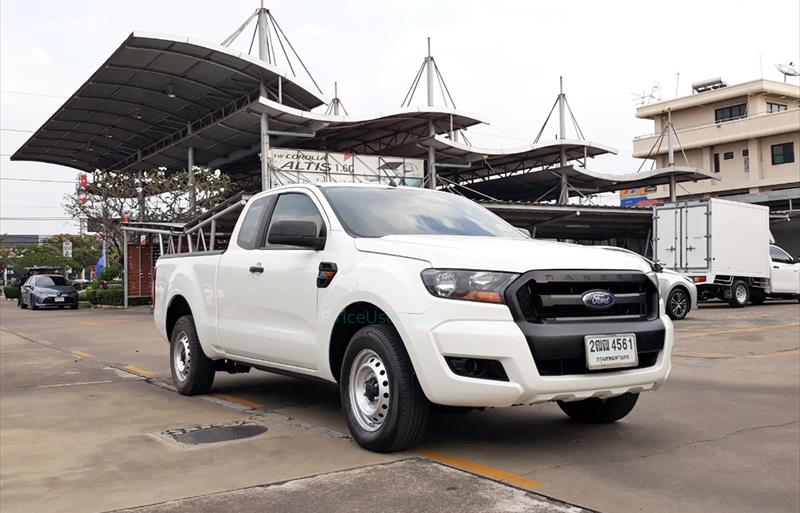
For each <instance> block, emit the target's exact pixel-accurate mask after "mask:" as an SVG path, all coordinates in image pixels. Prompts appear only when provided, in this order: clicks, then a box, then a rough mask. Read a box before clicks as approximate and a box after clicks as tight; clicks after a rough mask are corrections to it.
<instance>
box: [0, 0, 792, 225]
mask: <svg viewBox="0 0 800 513" xmlns="http://www.w3.org/2000/svg"><path fill="white" fill-rule="evenodd" d="M265 6H266V7H268V8H269V9H270V10H271V11H272V13H273V16H274V17H275V18H276V19H277V21H278V23H279V24H280V25H281V27H282V28H283V30H284V31H285V32H286V34H287V36H288V37H289V39H290V41H291V42H292V44H293V45H294V47H295V48H296V50H297V51H298V53H299V54H300V56H301V57H302V58H303V60H304V61H305V63H306V65H307V66H308V68H309V69H310V71H311V73H312V75H313V76H314V78H315V79H316V81H317V82H318V83H319V84H320V86H321V87H322V89H323V91H324V92H325V94H326V95H327V96H328V97H332V96H333V83H334V81H337V82H338V84H339V96H340V98H341V99H342V102H343V103H344V105H345V107H346V109H347V111H348V112H349V113H350V114H351V115H353V114H369V113H373V112H380V111H386V110H389V109H393V108H397V107H399V106H400V104H401V102H402V100H403V97H404V96H405V94H406V91H407V90H408V88H409V86H410V84H411V81H412V79H413V78H414V75H415V74H416V72H417V70H418V69H419V66H420V65H421V63H422V60H423V58H424V56H425V54H426V51H427V48H426V38H427V37H430V38H431V44H432V53H433V55H434V58H435V60H436V62H437V64H438V66H439V69H440V71H441V72H442V74H443V76H444V79H445V81H446V83H447V86H448V88H449V89H450V92H451V93H452V95H453V99H454V100H455V103H456V105H457V107H458V108H459V109H460V110H464V111H466V112H470V113H475V114H478V115H480V116H482V117H486V118H488V119H489V120H490V122H491V123H490V124H489V125H482V126H476V127H474V128H471V129H470V130H469V131H468V134H469V138H470V140H471V142H472V143H473V144H476V145H478V146H490V147H500V148H503V147H518V146H524V145H526V144H529V143H531V142H532V141H533V139H534V138H535V137H536V134H537V133H538V132H539V129H540V128H541V125H542V123H543V122H544V120H545V118H546V117H547V114H548V112H549V110H550V108H551V106H552V104H553V101H554V100H555V98H556V95H557V94H558V82H559V76H563V79H564V89H565V92H566V95H567V99H568V101H569V103H570V105H571V107H572V110H573V111H574V113H575V116H576V117H577V119H578V122H579V124H580V127H581V129H582V131H583V133H584V135H585V136H586V138H587V139H589V140H591V141H594V142H598V143H602V144H606V145H610V146H612V147H614V148H617V149H618V150H619V152H618V154H617V155H610V156H604V157H600V158H597V159H594V160H593V161H590V162H589V166H588V167H589V168H590V169H592V170H595V171H601V172H609V173H629V172H634V171H636V170H637V169H638V168H639V166H640V164H641V161H639V160H637V159H633V158H632V157H631V148H632V140H633V138H634V137H635V136H637V135H641V134H645V133H648V132H651V131H652V123H651V122H650V121H646V120H640V119H636V118H635V117H634V112H635V108H636V97H637V96H641V95H642V94H646V93H649V92H650V91H651V89H652V88H653V86H654V85H655V84H659V85H660V92H659V93H658V96H659V97H661V98H662V99H665V100H666V99H670V98H673V97H675V96H676V94H677V95H678V96H683V95H687V94H690V93H691V83H692V82H695V81H699V80H703V79H707V78H713V77H717V76H721V77H722V78H723V79H724V80H725V81H726V82H728V83H729V84H735V83H739V82H745V81H748V80H754V79H757V78H760V77H764V78H767V79H773V80H782V76H781V75H780V74H779V73H778V71H777V70H776V69H775V64H777V63H788V62H790V61H792V62H794V63H795V64H798V62H800V2H797V0H764V1H761V2H757V3H756V2H752V1H749V2H741V1H736V0H734V1H717V0H714V1H709V0H706V1H702V2H698V1H696V0H695V1H684V0H673V1H671V2H667V3H665V2H647V1H641V0H639V1H614V2H610V1H606V2H598V1H596V0H595V1H582V0H560V1H558V2H549V1H548V2H544V1H522V0H519V1H510V0H505V1H498V0H493V1H489V0H453V1H451V0H437V1H436V2H433V1H430V0H402V1H394V2H380V1H374V0H372V1H361V0H340V1H338V2H330V1H322V0H314V1H309V0H304V1H300V0H274V1H270V0H265ZM256 7H258V2H257V1H256V0H225V1H224V2H222V1H219V0H218V1H209V0H191V1H189V0H159V1H155V0H136V1H130V0H124V1H123V0H102V1H95V0H73V1H69V2H64V1H55V0H39V1H36V2H31V1H30V0H0V128H2V130H1V131H0V233H36V234H54V233H63V232H76V231H77V229H78V226H77V224H76V223H75V222H71V221H70V222H65V221H63V220H61V219H59V218H64V217H65V216H66V214H65V213H64V211H63V207H62V203H63V196H64V194H65V193H68V192H69V191H71V190H74V185H73V183H74V181H75V179H76V175H77V171H75V170H73V169H70V168H66V167H62V166H56V165H51V164H41V163H35V162H10V161H9V158H8V157H9V156H10V155H11V154H12V153H14V152H15V151H16V150H17V149H18V148H19V147H20V146H21V145H22V144H23V143H24V142H25V140H26V139H27V138H28V137H29V136H30V135H31V133H30V131H34V130H36V129H37V128H38V127H39V126H41V124H42V123H43V122H44V121H45V120H47V118H48V117H50V115H52V114H53V112H55V110H56V109H58V107H59V106H60V105H61V104H62V103H63V102H64V101H65V99H66V97H68V96H69V95H71V94H73V93H74V92H75V90H76V89H77V88H78V87H79V86H80V85H81V84H83V82H84V81H85V80H86V79H87V78H88V77H89V76H90V75H91V74H92V73H93V72H94V71H95V70H96V69H97V68H98V67H99V66H100V64H101V63H102V62H103V61H104V60H105V59H106V58H107V57H108V56H109V55H110V54H111V53H112V52H113V51H114V50H115V49H116V48H117V47H118V46H119V45H120V44H121V42H122V41H123V40H124V39H125V37H127V36H128V35H129V34H130V33H131V32H132V31H134V30H144V31H150V32H162V33H169V34H180V35H185V36H190V37H193V38H197V39H202V40H206V41H212V42H217V43H219V42H221V41H222V40H224V39H225V38H226V37H227V36H228V35H230V34H231V33H232V32H233V31H234V30H235V29H236V28H237V27H238V26H239V25H240V24H241V23H242V22H243V21H244V20H245V19H246V18H247V17H248V16H249V15H250V14H251V13H252V12H253V10H254V9H255V8H256ZM248 44H249V33H248V34H247V35H246V36H243V37H242V38H240V40H238V41H237V43H236V44H234V47H235V48H237V49H239V50H244V51H246V50H247V45H248ZM20 93H26V94H20ZM436 101H437V104H439V105H442V100H441V98H440V97H438V96H437V99H436ZM424 102H425V97H424V90H423V88H420V90H419V91H418V93H417V96H416V97H415V99H414V101H413V104H414V105H419V104H423V103H424ZM557 130H558V127H557V124H556V123H554V122H553V121H552V120H551V122H550V124H549V125H548V127H547V128H546V129H545V132H544V134H543V136H542V140H547V139H553V138H554V136H555V133H556V132H557ZM571 135H572V134H571V133H570V132H569V131H568V134H567V136H568V137H570V136H571ZM19 178H23V179H26V180H31V179H33V180H38V181H19V180H15V179H19ZM41 180H49V181H41ZM20 217H24V218H28V219H25V220H16V219H14V218H20ZM30 218H45V219H34V220H31V219H30Z"/></svg>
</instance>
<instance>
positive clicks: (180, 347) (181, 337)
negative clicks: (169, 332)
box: [172, 331, 192, 383]
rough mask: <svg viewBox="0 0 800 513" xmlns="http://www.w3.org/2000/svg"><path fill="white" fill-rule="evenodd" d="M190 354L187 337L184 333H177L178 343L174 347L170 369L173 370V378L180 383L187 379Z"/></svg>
mask: <svg viewBox="0 0 800 513" xmlns="http://www.w3.org/2000/svg"><path fill="white" fill-rule="evenodd" d="M191 363H192V352H191V350H190V349H189V335H187V334H186V332H183V331H182V332H180V333H178V342H177V344H176V347H175V354H174V356H173V358H172V368H173V369H174V370H175V377H176V378H178V381H180V382H181V383H182V382H184V381H186V380H187V379H189V371H190V370H191Z"/></svg>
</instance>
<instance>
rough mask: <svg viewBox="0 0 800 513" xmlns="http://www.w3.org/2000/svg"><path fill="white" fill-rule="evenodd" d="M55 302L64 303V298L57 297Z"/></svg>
mask: <svg viewBox="0 0 800 513" xmlns="http://www.w3.org/2000/svg"><path fill="white" fill-rule="evenodd" d="M55 302H56V303H63V302H64V298H63V297H57V298H55Z"/></svg>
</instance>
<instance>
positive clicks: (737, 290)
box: [728, 280, 750, 308]
mask: <svg viewBox="0 0 800 513" xmlns="http://www.w3.org/2000/svg"><path fill="white" fill-rule="evenodd" d="M749 299H750V287H748V286H747V283H745V282H744V281H742V280H734V281H733V283H732V284H731V297H730V298H728V304H729V305H731V306H732V307H734V308H744V306H745V305H747V301H748V300H749Z"/></svg>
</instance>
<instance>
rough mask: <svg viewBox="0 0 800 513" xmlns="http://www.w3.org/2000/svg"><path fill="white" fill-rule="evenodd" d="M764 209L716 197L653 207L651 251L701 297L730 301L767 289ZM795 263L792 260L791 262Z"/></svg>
mask: <svg viewBox="0 0 800 513" xmlns="http://www.w3.org/2000/svg"><path fill="white" fill-rule="evenodd" d="M771 239H772V236H771V234H770V231H769V208H768V207H765V206H762V205H753V204H750V203H739V202H735V201H727V200H722V199H716V198H715V199H710V200H707V201H694V202H678V203H671V204H666V205H663V206H659V207H655V208H654V210H653V256H654V260H656V261H657V262H658V263H659V264H661V265H662V266H664V267H666V268H668V269H673V270H675V271H678V272H680V273H682V274H685V275H686V276H688V277H689V278H691V279H692V281H694V282H695V284H696V285H697V288H698V293H699V295H700V297H701V298H702V299H710V298H718V299H722V300H725V301H728V302H729V303H730V304H731V306H744V304H746V303H747V301H748V300H750V301H751V302H760V301H759V300H761V301H763V298H765V297H767V296H769V295H777V294H773V293H774V292H776V291H773V290H772V285H771V274H770V273H771V272H772V267H773V262H772V261H771V259H770V242H771ZM795 265H797V264H795Z"/></svg>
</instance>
